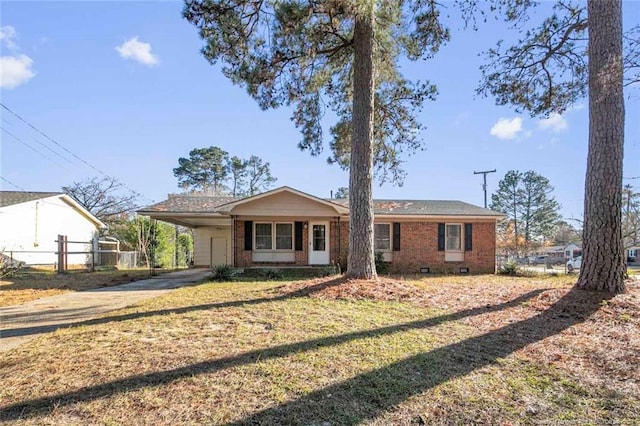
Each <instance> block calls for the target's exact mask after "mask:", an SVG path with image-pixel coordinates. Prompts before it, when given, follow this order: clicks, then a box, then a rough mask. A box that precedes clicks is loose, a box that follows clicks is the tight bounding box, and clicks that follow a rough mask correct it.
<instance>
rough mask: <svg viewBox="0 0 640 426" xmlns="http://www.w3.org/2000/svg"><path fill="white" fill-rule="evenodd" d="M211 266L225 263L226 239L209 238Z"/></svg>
mask: <svg viewBox="0 0 640 426" xmlns="http://www.w3.org/2000/svg"><path fill="white" fill-rule="evenodd" d="M210 248H211V265H210V266H211V267H214V266H217V265H226V264H227V239H226V238H220V237H212V238H211V245H210Z"/></svg>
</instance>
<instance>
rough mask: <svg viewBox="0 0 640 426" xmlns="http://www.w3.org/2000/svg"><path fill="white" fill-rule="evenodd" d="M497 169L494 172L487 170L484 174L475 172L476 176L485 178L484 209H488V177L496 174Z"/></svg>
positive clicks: (483, 186)
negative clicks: (490, 174)
mask: <svg viewBox="0 0 640 426" xmlns="http://www.w3.org/2000/svg"><path fill="white" fill-rule="evenodd" d="M495 172H496V169H493V170H485V171H483V172H475V171H474V172H473V174H474V175H482V177H483V178H484V183H483V184H482V190H483V191H484V208H485V209H486V208H487V175H488V174H489V173H495Z"/></svg>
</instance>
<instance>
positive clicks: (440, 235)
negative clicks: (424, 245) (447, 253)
mask: <svg viewBox="0 0 640 426" xmlns="http://www.w3.org/2000/svg"><path fill="white" fill-rule="evenodd" d="M444 229H445V225H444V223H439V224H438V251H444V241H445V234H444V232H445V231H444Z"/></svg>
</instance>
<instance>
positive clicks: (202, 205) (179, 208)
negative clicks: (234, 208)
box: [138, 194, 240, 214]
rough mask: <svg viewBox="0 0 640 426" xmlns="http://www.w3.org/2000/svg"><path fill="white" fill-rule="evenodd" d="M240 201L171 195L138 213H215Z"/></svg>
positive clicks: (205, 196) (234, 198)
mask: <svg viewBox="0 0 640 426" xmlns="http://www.w3.org/2000/svg"><path fill="white" fill-rule="evenodd" d="M237 200H240V198H237V197H212V196H207V195H182V194H169V198H167V199H166V200H164V201H161V202H159V203H156V204H152V205H150V206H147V207H144V208H142V209H140V210H138V213H143V214H144V213H213V212H215V210H216V207H218V206H221V205H223V204H227V203H231V202H233V201H237Z"/></svg>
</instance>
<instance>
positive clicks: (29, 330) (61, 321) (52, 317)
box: [0, 278, 344, 339]
mask: <svg viewBox="0 0 640 426" xmlns="http://www.w3.org/2000/svg"><path fill="white" fill-rule="evenodd" d="M343 282H344V279H343V278H336V279H333V280H328V281H322V282H320V283H317V284H314V285H310V286H307V287H304V288H301V289H299V290H296V291H292V292H289V293H285V294H282V295H280V296H275V297H260V298H256V299H246V300H233V301H230V302H216V303H206V304H202V305H191V306H185V307H183V308H171V309H160V310H156V311H148V312H134V313H130V314H123V315H110V316H106V317H100V318H94V319H89V320H84V321H77V318H67V317H66V316H65V310H59V309H51V310H47V311H41V312H37V313H34V315H35V316H37V317H38V319H37V320H38V321H41V320H43V319H44V320H46V321H47V322H55V323H53V324H44V325H34V326H31V327H17V328H11V326H10V323H11V320H12V319H16V320H20V322H30V321H28V317H29V316H30V315H31V314H11V313H9V314H6V315H2V316H1V317H2V324H3V325H4V326H5V327H6V326H7V325H9V326H8V327H7V328H5V329H1V330H0V339H4V338H10V337H21V336H29V335H33V334H44V333H51V332H53V331H56V330H58V329H61V328H72V327H82V326H92V325H100V324H108V323H111V322H117V321H130V320H135V319H140V318H148V317H153V316H158V315H171V314H174V315H175V314H185V313H189V312H194V311H205V310H209V309H222V308H230V307H238V306H251V305H257V304H261V303H268V302H278V301H282V300H287V299H291V298H294V297H305V296H309V295H311V294H312V293H315V292H317V291H321V290H323V289H325V288H327V287H331V286H336V285H339V284H341V283H343ZM279 287H281V286H279ZM279 287H277V288H279ZM272 290H273V289H272ZM0 312H2V309H1V308H0ZM103 312H104V311H103Z"/></svg>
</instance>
